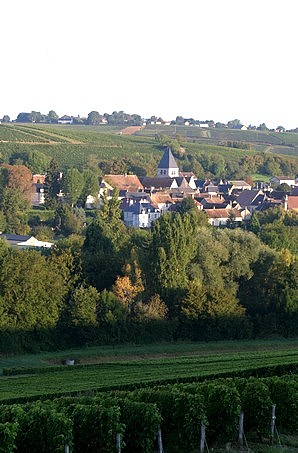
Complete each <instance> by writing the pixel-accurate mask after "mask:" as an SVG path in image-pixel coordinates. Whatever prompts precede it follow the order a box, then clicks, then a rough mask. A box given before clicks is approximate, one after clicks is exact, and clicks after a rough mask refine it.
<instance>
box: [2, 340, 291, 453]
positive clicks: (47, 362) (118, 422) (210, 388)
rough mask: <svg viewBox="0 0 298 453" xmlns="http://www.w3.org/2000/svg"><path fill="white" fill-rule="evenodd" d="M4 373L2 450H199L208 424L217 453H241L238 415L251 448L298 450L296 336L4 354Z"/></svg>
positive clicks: (173, 452)
mask: <svg viewBox="0 0 298 453" xmlns="http://www.w3.org/2000/svg"><path fill="white" fill-rule="evenodd" d="M67 357H72V358H73V359H74V361H75V364H74V365H72V366H66V365H65V364H64V363H65V359H66V358H67ZM62 363H63V364H62ZM0 366H1V367H2V368H1V369H2V376H1V377H0V395H1V401H0V452H5V453H10V452H13V451H17V452H24V453H25V452H28V451H30V452H32V453H34V452H37V451H39V452H48V451H57V452H61V453H62V452H65V451H66V448H69V449H70V450H69V451H71V452H73V453H77V452H82V453H83V452H84V453H85V452H91V451H92V452H107V453H112V452H115V453H119V452H120V451H122V452H124V453H125V452H129V453H130V452H131V453H132V452H140V453H143V452H145V453H146V452H148V453H153V452H157V451H164V452H165V453H167V452H169V453H178V452H179V453H180V452H181V453H184V452H185V453H186V452H193V453H195V452H199V451H200V448H199V447H200V442H201V435H202V431H201V423H202V422H203V423H204V430H205V431H206V438H205V442H206V446H207V444H208V445H209V447H212V448H213V451H218V452H219V451H223V446H224V445H225V444H226V443H229V445H233V448H240V447H239V445H238V447H237V438H238V436H239V433H238V429H239V428H238V417H239V415H240V413H241V412H243V413H244V433H245V441H246V442H248V445H249V446H252V447H253V448H252V450H251V451H256V452H263V451H264V452H266V451H267V452H269V450H266V449H265V447H266V445H268V444H269V443H272V442H274V443H276V444H277V443H278V442H281V441H282V442H283V445H287V446H288V449H286V450H285V449H284V450H283V451H286V452H293V453H294V452H297V449H296V447H298V439H297V437H296V436H295V433H297V430H298V417H297V410H298V349H297V340H295V339H292V340H272V341H264V340H263V341H262V340H258V341H238V342H229V341H226V342H211V343H164V344H156V345H154V344H152V345H139V346H129V345H127V346H103V347H93V348H87V349H85V350H84V349H80V350H72V351H60V352H56V353H53V352H52V353H40V354H37V355H31V356H26V355H24V356H20V357H17V356H16V357H13V356H12V357H9V356H8V357H1V358H0ZM273 405H274V407H275V405H276V426H277V427H278V431H277V434H278V437H274V438H273V437H272V432H271V434H270V422H271V412H272V407H273ZM273 434H274V435H275V431H274V433H273ZM270 436H271V437H270ZM280 439H281V440H280ZM238 444H239V441H238ZM161 445H162V446H163V450H161V449H160V446H161ZM220 446H221V447H220ZM254 446H255V447H254ZM217 448H218V449H217ZM254 448H255V450H254ZM263 448H264V450H263ZM230 451H234V452H236V451H240V450H239V449H233V450H230ZM270 451H271V450H270ZM272 451H273V450H272Z"/></svg>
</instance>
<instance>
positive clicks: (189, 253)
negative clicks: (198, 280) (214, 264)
mask: <svg viewBox="0 0 298 453" xmlns="http://www.w3.org/2000/svg"><path fill="white" fill-rule="evenodd" d="M198 234H199V225H198V224H197V223H196V220H195V217H194V215H192V213H186V214H184V216H183V218H182V216H181V215H180V214H179V213H177V214H175V215H172V214H170V213H166V214H164V215H163V216H162V217H160V218H159V219H158V220H157V221H155V222H154V224H153V227H152V244H151V257H150V258H151V266H150V270H151V277H150V276H149V277H147V278H148V280H149V278H151V281H152V285H151V291H152V293H157V294H160V296H161V297H162V298H163V299H164V300H165V302H166V303H167V305H168V304H170V305H171V307H170V306H169V305H168V307H169V308H171V310H172V313H173V310H174V306H175V304H176V303H177V302H178V298H179V297H180V296H181V293H182V292H183V291H185V289H186V287H187V285H188V275H189V270H190V266H191V263H192V261H193V259H194V258H195V256H196V251H197V240H196V238H198V237H199V236H198Z"/></svg>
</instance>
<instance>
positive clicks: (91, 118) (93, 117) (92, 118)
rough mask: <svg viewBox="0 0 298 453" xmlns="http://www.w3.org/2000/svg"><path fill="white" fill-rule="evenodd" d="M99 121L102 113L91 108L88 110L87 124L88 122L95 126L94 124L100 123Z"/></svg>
mask: <svg viewBox="0 0 298 453" xmlns="http://www.w3.org/2000/svg"><path fill="white" fill-rule="evenodd" d="M101 122H102V115H100V114H99V113H98V112H96V111H95V110H92V112H90V113H89V114H88V118H87V124H90V125H91V126H96V125H98V124H100V123H101Z"/></svg>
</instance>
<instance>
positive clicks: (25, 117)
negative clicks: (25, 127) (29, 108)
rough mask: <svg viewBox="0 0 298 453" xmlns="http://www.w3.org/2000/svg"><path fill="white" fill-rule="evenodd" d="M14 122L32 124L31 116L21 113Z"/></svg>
mask: <svg viewBox="0 0 298 453" xmlns="http://www.w3.org/2000/svg"><path fill="white" fill-rule="evenodd" d="M16 121H17V122H18V123H32V121H33V119H32V114H31V113H28V112H21V113H19V114H18V116H17V120H16Z"/></svg>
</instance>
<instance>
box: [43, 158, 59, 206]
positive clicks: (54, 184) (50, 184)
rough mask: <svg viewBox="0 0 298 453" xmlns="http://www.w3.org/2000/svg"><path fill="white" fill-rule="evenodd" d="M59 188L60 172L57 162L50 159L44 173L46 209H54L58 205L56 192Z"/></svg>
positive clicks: (57, 192)
mask: <svg viewBox="0 0 298 453" xmlns="http://www.w3.org/2000/svg"><path fill="white" fill-rule="evenodd" d="M60 190H61V172H60V169H59V166H58V163H57V162H56V161H55V160H53V159H52V160H51V162H50V165H49V168H48V170H47V173H46V178H45V183H44V191H45V206H46V207H47V208H48V209H55V208H56V207H57V205H58V194H59V193H60Z"/></svg>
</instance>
